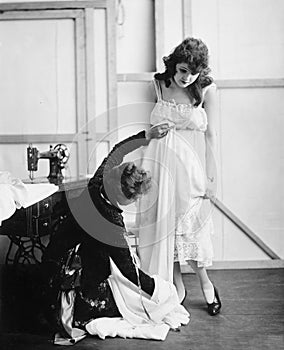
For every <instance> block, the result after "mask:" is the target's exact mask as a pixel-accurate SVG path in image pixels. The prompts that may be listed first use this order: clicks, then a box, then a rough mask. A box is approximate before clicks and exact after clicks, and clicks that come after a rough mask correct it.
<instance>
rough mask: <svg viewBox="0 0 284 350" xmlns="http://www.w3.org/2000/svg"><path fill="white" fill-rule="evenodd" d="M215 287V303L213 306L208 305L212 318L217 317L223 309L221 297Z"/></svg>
mask: <svg viewBox="0 0 284 350" xmlns="http://www.w3.org/2000/svg"><path fill="white" fill-rule="evenodd" d="M213 287H214V294H215V295H214V300H213V303H211V304H209V303H207V307H208V313H209V315H211V316H215V315H217V314H218V313H219V312H220V310H221V307H222V304H221V300H220V297H219V294H218V290H217V288H216V287H215V286H213Z"/></svg>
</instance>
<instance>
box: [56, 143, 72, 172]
mask: <svg viewBox="0 0 284 350" xmlns="http://www.w3.org/2000/svg"><path fill="white" fill-rule="evenodd" d="M54 150H56V151H57V157H58V160H59V166H60V167H61V168H64V165H65V164H66V163H67V162H68V159H69V157H70V153H69V150H68V148H67V146H66V145H64V144H63V143H59V144H58V145H56V146H55V147H54Z"/></svg>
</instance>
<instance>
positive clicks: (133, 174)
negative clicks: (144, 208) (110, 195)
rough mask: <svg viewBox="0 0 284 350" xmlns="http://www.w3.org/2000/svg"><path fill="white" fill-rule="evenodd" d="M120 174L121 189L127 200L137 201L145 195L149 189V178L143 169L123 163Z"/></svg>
mask: <svg viewBox="0 0 284 350" xmlns="http://www.w3.org/2000/svg"><path fill="white" fill-rule="evenodd" d="M125 164H126V165H125V168H124V170H123V172H122V174H121V180H120V182H121V189H122V192H123V194H124V195H125V197H126V198H127V199H135V200H136V199H137V198H138V196H140V195H142V194H145V193H147V192H148V191H149V189H150V187H151V177H150V175H149V173H148V172H146V171H145V170H144V169H141V168H138V167H137V166H136V165H135V164H134V163H132V162H130V163H125Z"/></svg>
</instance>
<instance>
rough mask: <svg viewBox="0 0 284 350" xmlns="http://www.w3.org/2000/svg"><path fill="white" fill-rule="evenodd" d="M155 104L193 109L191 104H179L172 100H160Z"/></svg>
mask: <svg viewBox="0 0 284 350" xmlns="http://www.w3.org/2000/svg"><path fill="white" fill-rule="evenodd" d="M157 102H162V103H165V104H169V105H172V106H186V107H189V108H192V107H193V104H192V103H190V102H189V103H181V102H178V103H177V102H176V100H175V99H174V98H172V99H170V100H169V101H167V100H164V99H162V98H160V99H159V100H158V101H157Z"/></svg>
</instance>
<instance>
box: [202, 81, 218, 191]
mask: <svg viewBox="0 0 284 350" xmlns="http://www.w3.org/2000/svg"><path fill="white" fill-rule="evenodd" d="M216 90H217V88H216V85H215V84H212V85H211V86H210V87H209V88H208V90H207V92H206V94H205V98H204V109H205V111H206V114H207V119H208V125H207V130H206V133H205V146H206V148H205V152H206V153H205V157H206V175H207V180H208V181H207V182H208V186H207V193H206V195H207V196H208V197H210V196H213V195H214V190H215V189H216V184H217V178H216V175H217V167H216V159H217V158H216V156H217V123H218V109H217V92H216Z"/></svg>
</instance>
